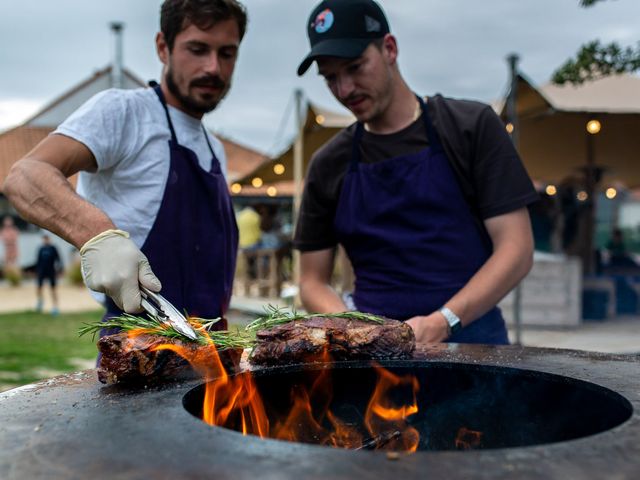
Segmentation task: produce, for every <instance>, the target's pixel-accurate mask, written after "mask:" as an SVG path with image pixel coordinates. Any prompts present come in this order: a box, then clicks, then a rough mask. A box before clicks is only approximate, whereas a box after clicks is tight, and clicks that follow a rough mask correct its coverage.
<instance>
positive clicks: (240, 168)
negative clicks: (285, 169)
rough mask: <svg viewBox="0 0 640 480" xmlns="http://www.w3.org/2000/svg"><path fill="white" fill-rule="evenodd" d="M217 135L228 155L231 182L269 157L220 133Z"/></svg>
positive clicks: (228, 174)
mask: <svg viewBox="0 0 640 480" xmlns="http://www.w3.org/2000/svg"><path fill="white" fill-rule="evenodd" d="M216 137H217V138H218V139H219V140H220V141H221V142H222V145H223V146H224V152H225V154H226V155H227V181H228V182H229V183H231V182H234V181H236V180H237V179H239V178H242V177H244V176H245V175H247V174H248V173H249V172H252V171H253V170H255V169H256V168H258V166H259V165H261V164H262V163H264V162H266V161H268V159H269V157H267V156H266V155H265V154H264V153H260V152H258V151H257V150H254V149H252V148H250V147H247V146H245V145H241V144H239V143H236V142H234V141H232V140H229V139H227V138H224V137H221V136H220V135H216Z"/></svg>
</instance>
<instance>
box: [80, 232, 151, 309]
mask: <svg viewBox="0 0 640 480" xmlns="http://www.w3.org/2000/svg"><path fill="white" fill-rule="evenodd" d="M80 262H81V266H82V276H83V278H84V283H85V284H86V285H87V287H89V288H90V289H91V290H94V291H96V292H103V293H105V294H107V295H109V296H110V297H111V298H112V299H113V301H114V302H115V303H116V305H118V307H120V308H121V309H122V310H124V311H125V312H127V313H137V312H140V311H142V308H141V307H140V300H141V298H140V285H143V286H145V287H147V288H148V289H149V290H151V291H152V292H159V291H160V288H162V285H161V284H160V280H158V277H156V276H155V275H154V274H153V272H152V271H151V266H149V260H147V257H145V256H144V254H143V253H142V252H141V251H140V249H138V247H136V245H135V243H133V242H132V241H131V240H129V234H128V233H127V232H124V231H122V230H107V231H105V232H102V233H101V234H99V235H96V236H95V237H93V238H92V239H91V240H89V241H88V242H87V243H85V244H84V245H83V246H82V248H81V249H80Z"/></svg>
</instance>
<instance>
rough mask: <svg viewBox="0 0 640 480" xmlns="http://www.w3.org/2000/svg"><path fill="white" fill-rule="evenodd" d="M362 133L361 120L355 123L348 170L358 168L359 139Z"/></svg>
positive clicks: (352, 170)
mask: <svg viewBox="0 0 640 480" xmlns="http://www.w3.org/2000/svg"><path fill="white" fill-rule="evenodd" d="M363 133H364V124H363V123H362V122H358V123H356V131H355V132H354V133H353V143H352V144H351V149H352V151H351V165H350V166H349V171H351V172H355V171H356V170H357V169H358V163H360V158H361V154H360V140H362V134H363Z"/></svg>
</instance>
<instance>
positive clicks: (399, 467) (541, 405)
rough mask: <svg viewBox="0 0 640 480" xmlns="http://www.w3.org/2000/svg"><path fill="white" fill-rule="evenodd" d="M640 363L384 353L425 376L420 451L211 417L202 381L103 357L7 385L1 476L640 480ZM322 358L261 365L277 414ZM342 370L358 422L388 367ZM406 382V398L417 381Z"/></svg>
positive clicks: (575, 355) (528, 353)
mask: <svg viewBox="0 0 640 480" xmlns="http://www.w3.org/2000/svg"><path fill="white" fill-rule="evenodd" d="M639 366H640V362H639V361H638V358H637V357H627V356H613V355H603V354H595V353H588V352H576V351H566V350H549V349H534V348H520V347H483V346H467V345H464V346H463V345H448V346H438V347H433V348H426V347H424V348H420V349H419V350H418V351H417V352H416V354H415V356H414V358H413V359H410V360H406V361H392V362H387V363H385V364H384V367H385V368H387V369H388V370H389V371H390V372H391V373H392V374H394V375H397V376H404V375H406V374H412V375H415V377H416V378H417V380H418V383H419V384H420V389H419V390H418V391H417V393H416V400H417V404H418V406H419V409H418V413H416V414H415V415H411V416H409V417H408V419H409V420H408V421H409V423H410V424H411V426H412V427H414V428H416V429H417V430H418V431H419V432H420V443H419V446H418V451H417V452H416V453H414V454H401V455H400V456H399V457H398V456H390V455H389V454H388V453H385V452H377V451H354V450H353V449H346V448H329V447H326V446H319V445H313V444H310V443H301V442H288V441H280V440H273V439H269V438H266V439H263V438H259V437H258V436H255V435H243V434H242V433H240V432H238V431H235V430H234V429H237V425H228V426H229V427H230V428H220V427H211V426H210V425H207V424H205V423H204V422H202V421H201V420H200V418H199V417H200V411H199V410H201V409H202V392H203V388H204V387H203V386H202V385H201V383H202V382H200V381H190V382H183V383H175V384H170V385H165V386H163V387H156V388H147V389H136V390H133V389H130V388H124V387H104V386H102V385H100V384H99V383H98V382H97V380H96V377H95V371H92V370H90V371H86V372H80V373H78V374H73V375H66V376H62V377H57V378H55V379H53V380H49V381H45V382H40V383H37V384H34V385H29V386H26V387H23V388H21V389H16V390H13V391H9V392H5V393H4V394H0V478H3V479H5V478H6V479H26V478H29V479H32V478H54V479H55V478H64V479H69V478H120V479H128V478H151V477H153V478H208V477H215V478H233V479H239V478H253V479H255V478H260V479H263V478H278V479H281V478H301V477H305V478H308V477H314V478H354V477H365V476H366V477H367V478H389V477H391V476H395V477H398V478H425V476H429V477H431V478H522V479H534V478H535V479H549V478H594V479H601V478H606V477H611V476H615V477H616V478H620V479H625V478H628V479H635V478H637V475H638V471H640V421H639V418H638V413H637V412H638V408H639V407H640V369H639V368H638V367H639ZM309 369H312V370H313V369H315V370H318V371H321V370H323V369H324V366H323V365H314V366H307V367H302V366H299V365H292V366H288V367H279V368H271V369H266V368H264V369H257V370H256V371H255V372H254V373H255V381H256V385H257V386H258V389H259V390H260V395H261V396H262V397H263V400H264V404H265V411H266V412H267V414H268V415H277V412H278V409H281V408H283V406H284V405H286V404H287V402H290V395H289V391H290V387H291V386H292V385H294V384H296V383H297V382H300V381H304V378H307V375H308V371H305V370H309ZM330 372H331V383H332V385H333V394H332V399H331V411H333V412H334V413H335V414H336V415H338V416H339V417H340V418H341V419H342V420H343V421H344V422H346V423H350V424H355V425H356V426H357V424H358V421H359V420H360V419H361V417H362V412H363V410H364V409H365V406H366V405H365V404H366V403H367V401H368V400H367V399H369V398H370V397H371V390H372V389H373V388H374V387H373V386H374V383H375V379H376V373H375V371H374V370H372V369H371V368H370V366H369V365H368V364H365V363H357V362H353V363H352V362H346V363H339V364H334V365H332V368H331V370H330ZM403 392H404V393H403ZM397 395H398V396H399V397H398V398H396V399H395V401H397V402H398V404H402V403H403V402H405V399H403V398H400V397H404V396H406V397H407V399H406V401H411V400H412V398H411V397H412V395H413V391H412V389H408V390H406V389H405V390H402V389H401V390H400V392H399V393H397ZM345 405H351V406H350V407H349V408H347V407H344V406H345ZM461 429H464V430H461ZM461 432H462V433H461ZM473 432H480V433H481V434H482V435H481V437H480V441H479V442H476V440H477V437H476V436H475V435H473ZM392 434H393V432H391V433H390V435H392ZM456 439H457V440H458V441H466V442H467V443H468V445H463V444H460V443H456ZM367 440H368V439H365V443H366V441H367ZM460 448H470V449H469V450H466V451H457V450H459V449H460Z"/></svg>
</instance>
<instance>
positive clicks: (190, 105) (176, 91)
mask: <svg viewBox="0 0 640 480" xmlns="http://www.w3.org/2000/svg"><path fill="white" fill-rule="evenodd" d="M165 78H166V81H167V88H168V89H169V91H170V92H171V93H172V94H173V96H174V97H175V98H176V100H178V102H180V104H181V105H182V106H183V108H184V109H185V110H186V111H188V112H192V113H196V114H201V115H204V114H205V113H209V112H211V111H213V110H215V108H216V107H217V106H218V104H219V103H220V102H221V101H222V99H224V97H225V95H226V94H227V92H228V91H229V87H230V84H228V83H227V84H225V85H224V87H223V88H224V90H223V91H222V94H221V95H220V98H217V99H215V100H213V99H212V100H210V101H208V102H206V103H205V102H198V101H197V100H195V99H193V98H191V97H190V96H188V95H183V94H182V93H181V92H180V88H178V84H177V83H176V81H175V79H174V77H173V70H172V69H171V67H169V68H168V69H167V75H166V77H165ZM219 81H220V82H222V80H219ZM190 86H191V85H189V86H188V87H187V88H189V87H190Z"/></svg>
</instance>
